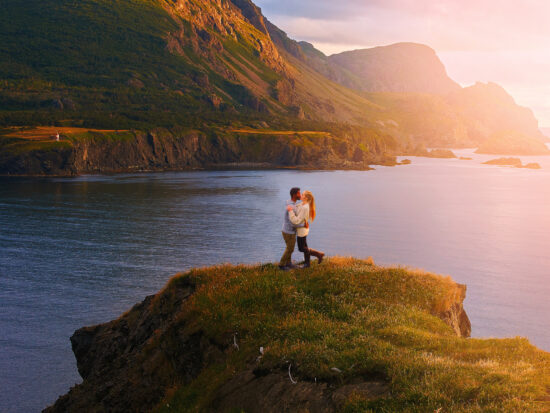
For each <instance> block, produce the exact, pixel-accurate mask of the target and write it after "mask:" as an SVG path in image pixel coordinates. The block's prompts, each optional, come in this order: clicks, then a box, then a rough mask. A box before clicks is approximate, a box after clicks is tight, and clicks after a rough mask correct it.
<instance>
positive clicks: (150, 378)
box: [45, 257, 550, 412]
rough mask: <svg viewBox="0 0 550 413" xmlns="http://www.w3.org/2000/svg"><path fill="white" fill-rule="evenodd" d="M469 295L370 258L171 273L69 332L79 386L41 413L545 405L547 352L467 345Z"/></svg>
mask: <svg viewBox="0 0 550 413" xmlns="http://www.w3.org/2000/svg"><path fill="white" fill-rule="evenodd" d="M465 293H466V287H465V286H463V285H460V284H456V283H455V282H454V281H453V280H452V279H451V278H450V277H443V276H439V275H434V274H430V273H426V272H423V271H419V270H410V269H406V268H401V267H391V268H385V267H379V266H376V265H374V263H373V261H372V260H367V261H364V260H358V259H354V258H339V257H334V258H331V259H329V260H327V261H326V262H325V263H323V264H322V265H313V266H312V267H311V268H309V269H304V270H294V271H288V272H281V271H279V270H278V269H277V267H276V266H275V265H272V264H266V265H257V266H244V265H240V266H232V265H222V266H216V267H210V268H202V269H193V270H191V271H189V272H187V273H183V274H179V275H176V276H175V277H174V278H172V279H171V280H170V282H169V283H168V284H167V286H166V287H165V288H164V289H163V290H162V291H161V292H159V293H158V294H156V295H154V296H150V297H147V298H146V299H145V300H144V301H143V302H142V303H140V304H138V305H136V306H134V307H133V308H132V309H131V310H130V311H128V312H127V313H125V314H124V315H122V316H121V317H120V318H119V319H117V320H114V321H111V322H109V323H106V324H102V325H97V326H93V327H85V328H82V329H80V330H78V331H77V332H75V334H74V335H73V337H72V338H71V342H72V346H73V351H74V353H75V356H76V359H77V365H78V369H79V372H80V374H81V375H82V377H83V379H84V381H83V383H82V384H80V385H77V386H75V387H73V388H72V389H71V390H70V392H69V393H68V394H67V395H65V396H62V397H61V398H60V399H59V400H58V401H57V402H56V404H55V405H54V406H52V407H50V408H48V409H46V410H45V411H46V412H66V411H111V412H123V411H143V412H145V411H156V412H171V411H174V412H180V411H190V412H191V411H196V412H198V411H212V412H214V411H216V412H224V411H227V412H229V411H247V412H266V411H267V412H275V411H278V412H280V411H287V412H291V411H292V412H294V411H311V412H335V411H374V412H377V411H379V412H382V411H384V412H387V411H392V412H420V411H422V412H425V411H438V409H442V410H440V411H443V410H445V409H447V408H450V407H451V406H452V409H453V411H455V412H481V411H503V412H508V411H509V412H512V411H526V412H540V411H545V410H541V409H548V408H549V407H550V404H549V400H548V399H549V394H548V388H549V386H550V354H548V353H545V352H543V351H541V350H538V349H536V348H535V347H533V346H532V345H531V344H529V342H528V341H527V340H526V339H522V338H514V339H465V337H468V336H469V334H470V322H469V320H468V317H467V315H466V313H465V312H464V309H463V307H462V303H463V300H464V298H465Z"/></svg>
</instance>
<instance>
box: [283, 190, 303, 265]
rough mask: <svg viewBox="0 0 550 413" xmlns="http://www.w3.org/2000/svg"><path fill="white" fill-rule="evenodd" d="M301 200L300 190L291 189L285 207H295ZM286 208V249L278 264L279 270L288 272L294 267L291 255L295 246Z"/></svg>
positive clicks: (294, 235)
mask: <svg viewBox="0 0 550 413" xmlns="http://www.w3.org/2000/svg"><path fill="white" fill-rule="evenodd" d="M301 199H302V194H301V193H300V188H292V189H291V190H290V200H289V201H286V206H288V205H292V206H296V205H297V204H298V203H300V202H301V201H300V200H301ZM286 206H285V216H284V221H283V239H284V240H285V244H286V249H285V253H284V254H283V256H282V257H281V261H280V262H279V268H280V269H281V270H289V269H291V268H293V267H294V266H293V264H292V253H293V252H294V246H295V245H296V227H295V226H294V225H293V224H292V222H290V218H289V217H288V211H287V209H286Z"/></svg>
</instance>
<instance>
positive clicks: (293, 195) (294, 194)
mask: <svg viewBox="0 0 550 413" xmlns="http://www.w3.org/2000/svg"><path fill="white" fill-rule="evenodd" d="M290 199H292V202H296V201H298V200H299V199H302V194H300V188H292V189H291V190H290Z"/></svg>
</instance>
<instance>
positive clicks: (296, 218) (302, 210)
mask: <svg viewBox="0 0 550 413" xmlns="http://www.w3.org/2000/svg"><path fill="white" fill-rule="evenodd" d="M295 210H296V212H294V211H289V212H288V217H289V218H290V222H292V223H293V224H294V225H302V224H305V223H306V222H307V221H308V220H309V204H306V203H301V204H298V205H296V208H295ZM307 234H309V228H304V227H298V228H296V235H298V236H299V237H306V236H307Z"/></svg>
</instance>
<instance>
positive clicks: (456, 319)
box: [436, 284, 472, 337]
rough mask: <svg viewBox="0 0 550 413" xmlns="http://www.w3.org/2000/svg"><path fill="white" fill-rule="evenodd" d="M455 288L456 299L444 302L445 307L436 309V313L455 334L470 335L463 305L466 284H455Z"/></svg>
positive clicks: (468, 322)
mask: <svg viewBox="0 0 550 413" xmlns="http://www.w3.org/2000/svg"><path fill="white" fill-rule="evenodd" d="M456 288H457V297H456V300H455V301H454V302H449V303H446V304H447V306H446V308H443V309H438V311H437V312H436V315H437V316H438V317H439V318H441V319H442V320H443V321H445V322H446V323H447V324H448V325H449V326H451V327H452V328H453V330H454V331H455V333H456V335H457V336H459V337H470V334H471V332H472V325H471V323H470V319H469V318H468V315H467V314H466V311H464V307H463V303H464V299H465V298H466V286H465V285H463V284H457V287H456Z"/></svg>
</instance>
